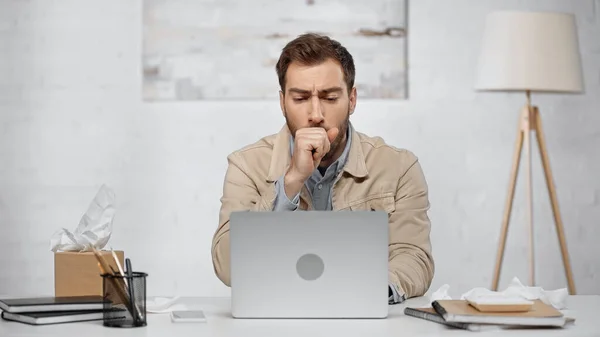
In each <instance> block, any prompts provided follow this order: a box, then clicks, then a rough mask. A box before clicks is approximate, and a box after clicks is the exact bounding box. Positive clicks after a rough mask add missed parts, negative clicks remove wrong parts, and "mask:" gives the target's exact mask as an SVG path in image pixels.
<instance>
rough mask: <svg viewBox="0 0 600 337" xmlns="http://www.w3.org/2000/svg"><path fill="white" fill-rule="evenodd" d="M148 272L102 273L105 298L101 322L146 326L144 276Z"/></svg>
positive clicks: (111, 324) (112, 325)
mask: <svg viewBox="0 0 600 337" xmlns="http://www.w3.org/2000/svg"><path fill="white" fill-rule="evenodd" d="M147 276H148V274H146V273H142V272H132V273H131V275H125V276H122V275H118V274H102V288H103V296H104V299H105V300H108V301H106V302H105V305H104V310H103V318H104V319H103V324H104V326H109V327H118V328H135V327H141V326H146V325H147V321H146V278H147Z"/></svg>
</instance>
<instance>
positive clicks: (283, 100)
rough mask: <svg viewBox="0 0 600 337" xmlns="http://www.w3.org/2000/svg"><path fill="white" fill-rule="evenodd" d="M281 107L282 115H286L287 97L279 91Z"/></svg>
mask: <svg viewBox="0 0 600 337" xmlns="http://www.w3.org/2000/svg"><path fill="white" fill-rule="evenodd" d="M279 107H280V108H281V113H283V114H284V115H285V95H284V94H283V91H281V90H279Z"/></svg>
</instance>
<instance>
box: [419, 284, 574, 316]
mask: <svg viewBox="0 0 600 337" xmlns="http://www.w3.org/2000/svg"><path fill="white" fill-rule="evenodd" d="M449 288H450V286H449V285H448V284H444V285H443V286H441V287H440V288H439V289H438V290H436V291H435V292H433V293H432V294H431V296H430V301H429V303H431V302H433V301H436V300H451V299H452V298H451V297H450V295H448V289H449ZM568 295H569V292H568V291H567V288H560V289H556V290H544V289H543V288H541V287H528V286H525V285H523V283H521V281H519V279H518V278H516V277H514V278H513V279H512V281H511V282H510V284H509V285H508V287H507V288H506V289H505V290H504V291H493V290H489V289H486V288H473V289H471V290H469V291H467V292H466V293H464V294H462V296H461V299H463V300H464V299H466V298H470V299H471V298H477V299H482V298H483V299H485V298H498V297H505V298H520V299H526V300H530V301H531V300H537V299H539V300H541V301H542V302H544V303H546V304H548V305H551V306H553V307H554V308H555V309H557V310H562V309H566V307H567V297H568Z"/></svg>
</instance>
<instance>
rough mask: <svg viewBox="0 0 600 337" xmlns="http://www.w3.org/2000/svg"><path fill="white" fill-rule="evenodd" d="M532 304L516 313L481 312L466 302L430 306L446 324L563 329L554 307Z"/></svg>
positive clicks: (432, 304)
mask: <svg viewBox="0 0 600 337" xmlns="http://www.w3.org/2000/svg"><path fill="white" fill-rule="evenodd" d="M533 302H534V303H533V305H532V306H531V309H530V310H528V311H518V312H507V311H502V312H482V311H479V310H477V309H476V308H475V307H473V306H472V305H470V304H469V303H468V302H467V301H466V300H438V301H434V302H432V303H431V306H432V307H433V308H434V309H435V311H436V312H437V313H438V314H440V315H441V316H442V317H443V318H444V320H445V321H446V322H456V323H479V324H502V325H513V326H532V327H533V326H540V327H543V326H547V327H563V326H564V325H565V324H566V323H567V321H568V320H567V318H566V317H565V316H564V315H563V314H562V313H561V312H560V311H558V310H556V309H555V308H554V307H552V306H550V305H547V304H545V303H544V302H542V301H540V300H535V301H533ZM571 320H572V319H570V320H569V321H571Z"/></svg>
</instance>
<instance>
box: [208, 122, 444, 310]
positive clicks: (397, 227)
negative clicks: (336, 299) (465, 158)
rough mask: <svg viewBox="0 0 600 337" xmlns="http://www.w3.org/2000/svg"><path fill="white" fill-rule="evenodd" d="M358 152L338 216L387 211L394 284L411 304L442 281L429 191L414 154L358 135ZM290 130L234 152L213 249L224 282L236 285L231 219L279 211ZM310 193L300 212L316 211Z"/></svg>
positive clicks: (336, 195)
mask: <svg viewBox="0 0 600 337" xmlns="http://www.w3.org/2000/svg"><path fill="white" fill-rule="evenodd" d="M353 132H354V133H353V135H352V139H353V141H352V143H351V147H350V153H349V155H348V159H347V162H346V165H345V167H344V170H343V171H342V176H341V178H340V179H339V180H338V181H337V183H336V184H335V185H334V188H333V193H332V204H333V210H334V211H336V210H384V211H386V212H387V213H388V214H389V227H390V232H389V235H390V237H389V239H390V242H389V280H390V282H391V283H392V284H394V285H396V286H397V288H398V291H399V293H400V295H403V294H404V295H405V297H406V298H409V297H414V296H421V295H423V294H424V293H425V292H426V291H427V289H428V288H429V286H430V285H431V280H432V278H433V274H434V262H433V257H432V254H431V242H430V237H429V233H430V229H431V224H430V221H429V218H428V216H427V211H428V210H429V199H428V188H427V183H426V181H425V177H424V175H423V172H422V170H421V166H420V164H419V162H418V160H417V158H416V157H415V155H414V154H413V153H411V152H410V151H408V150H402V149H397V148H394V147H392V146H390V145H387V144H386V143H384V141H383V140H382V139H381V138H379V137H369V136H366V135H364V134H362V133H359V132H356V131H353ZM289 137H290V131H289V129H288V128H287V126H284V127H283V128H282V129H281V131H280V132H279V133H277V134H274V135H270V136H267V137H264V138H262V139H260V140H259V141H257V142H256V143H254V144H251V145H248V146H246V147H244V148H242V149H240V150H238V151H235V152H233V153H231V154H230V155H229V156H228V157H227V160H228V168H227V172H226V174H225V182H224V186H223V196H222V198H221V210H220V213H219V225H218V228H217V230H216V232H215V234H214V237H213V242H212V259H213V265H214V270H215V273H216V275H217V277H218V278H219V279H220V280H221V281H222V282H223V283H224V284H225V285H227V286H229V285H230V270H229V262H230V256H229V215H230V214H231V212H233V211H247V210H250V211H271V210H273V204H274V200H275V193H276V192H275V191H276V190H275V181H277V179H278V178H279V177H280V176H281V175H283V174H284V173H285V172H286V169H287V167H288V165H289V163H290V158H291V157H290V146H289ZM311 205H312V202H311V200H310V195H309V192H308V191H307V189H306V187H304V188H303V189H302V191H301V192H300V206H299V208H300V209H304V210H310V209H311Z"/></svg>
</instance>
